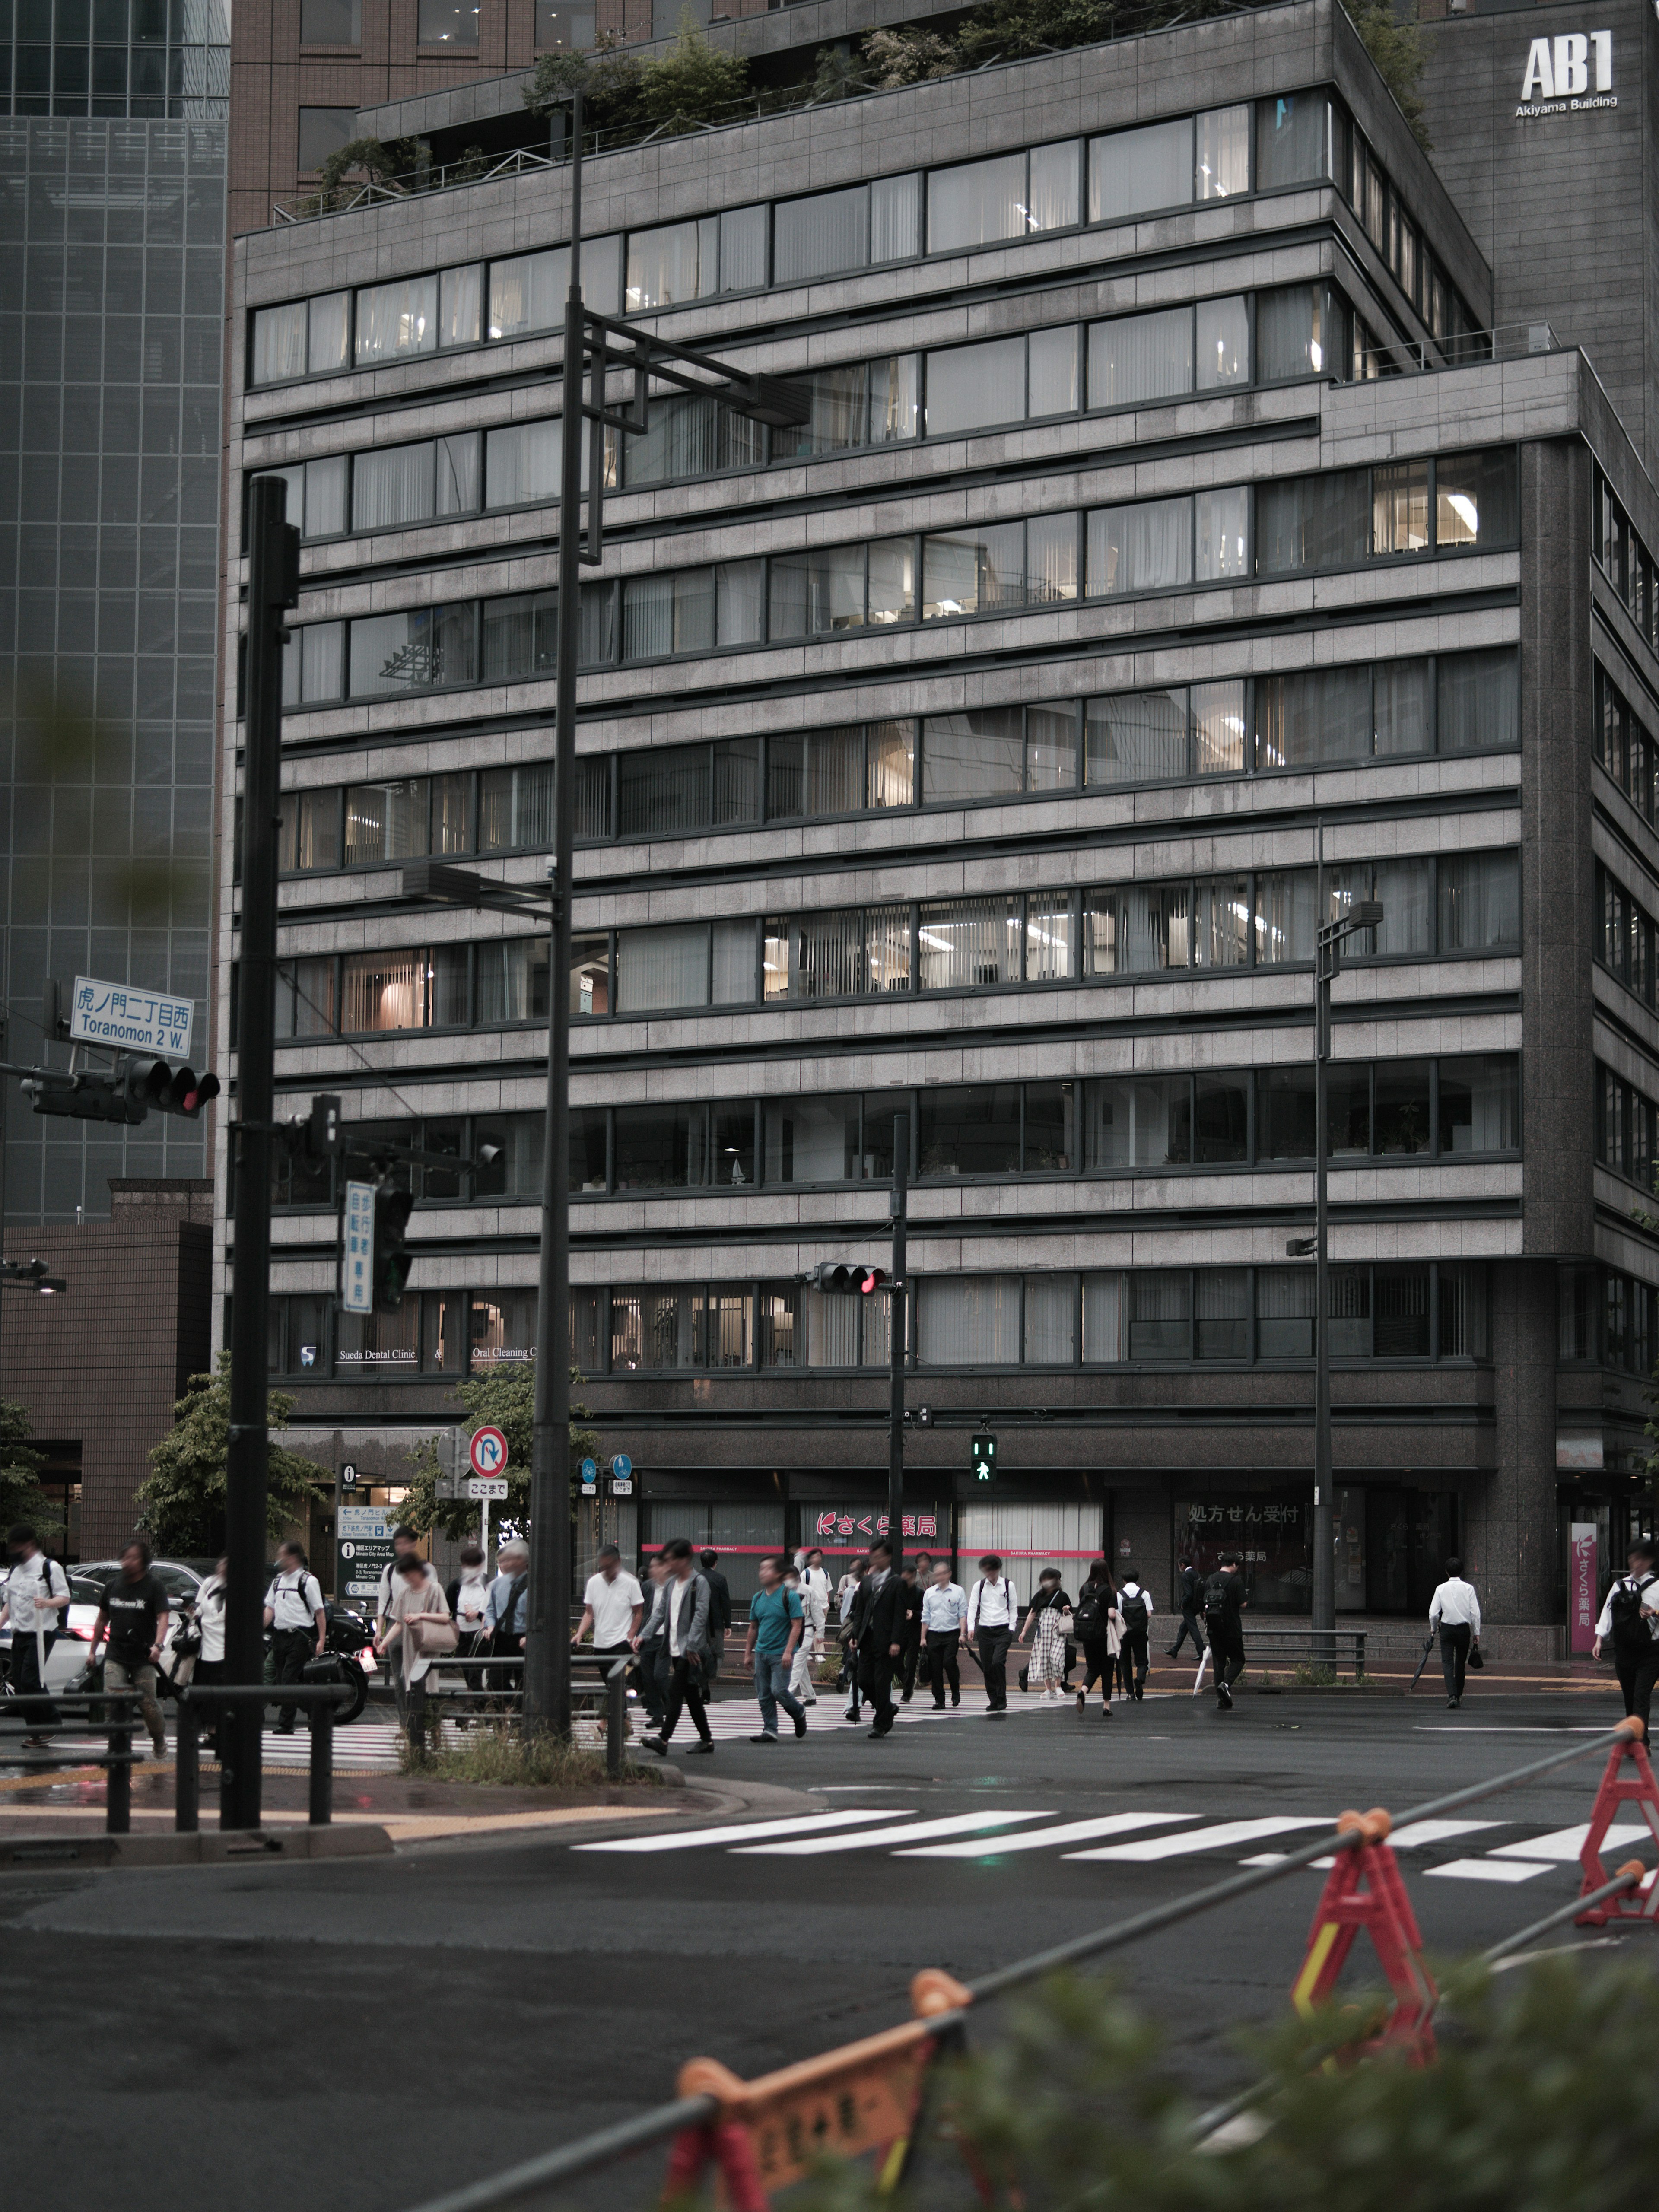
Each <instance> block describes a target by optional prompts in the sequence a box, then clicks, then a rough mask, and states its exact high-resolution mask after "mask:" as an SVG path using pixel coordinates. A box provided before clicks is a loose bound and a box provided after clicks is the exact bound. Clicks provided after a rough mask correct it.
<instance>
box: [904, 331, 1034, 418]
mask: <svg viewBox="0 0 1659 2212" xmlns="http://www.w3.org/2000/svg"><path fill="white" fill-rule="evenodd" d="M1024 414H1025V341H1024V338H1023V337H1015V338H995V339H993V340H991V341H990V342H989V343H987V344H984V345H970V346H951V347H949V348H947V349H945V351H943V352H940V353H930V354H929V355H928V356H927V435H928V436H929V437H930V438H940V437H944V436H946V435H949V434H950V433H951V432H952V431H959V430H977V429H981V428H983V427H984V426H985V424H987V423H988V422H1019V421H1022V420H1023V419H1024Z"/></svg>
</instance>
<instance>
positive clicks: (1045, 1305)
mask: <svg viewBox="0 0 1659 2212" xmlns="http://www.w3.org/2000/svg"><path fill="white" fill-rule="evenodd" d="M1076 1362H1077V1277H1076V1276H1075V1275H1028V1276H1027V1277H1026V1278H1025V1364H1026V1365H1027V1366H1028V1367H1071V1366H1074V1365H1075V1364H1076Z"/></svg>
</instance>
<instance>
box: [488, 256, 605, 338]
mask: <svg viewBox="0 0 1659 2212" xmlns="http://www.w3.org/2000/svg"><path fill="white" fill-rule="evenodd" d="M588 250H589V249H588V247H587V245H586V242H584V245H583V248H582V253H583V264H582V266H583V273H584V284H583V289H584V290H586V281H585V280H586V256H587V252H588ZM569 288H570V249H569V248H568V246H550V247H549V248H548V250H547V251H546V252H542V253H518V254H514V255H513V257H512V258H510V259H508V260H505V261H492V262H491V263H490V264H489V335H490V337H492V338H514V337H522V336H523V335H524V334H525V333H526V331H550V330H555V329H556V328H558V327H559V325H561V324H562V322H563V320H564V297H565V294H566V292H567V291H568V289H569Z"/></svg>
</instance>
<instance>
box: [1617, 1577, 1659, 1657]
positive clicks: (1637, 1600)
mask: <svg viewBox="0 0 1659 2212" xmlns="http://www.w3.org/2000/svg"><path fill="white" fill-rule="evenodd" d="M1656 1582H1659V1575H1644V1576H1643V1577H1642V1579H1641V1581H1640V1582H1639V1583H1637V1585H1636V1587H1635V1589H1631V1587H1630V1586H1629V1584H1628V1583H1619V1584H1618V1586H1617V1587H1616V1588H1615V1589H1614V1590H1613V1595H1612V1597H1611V1598H1610V1599H1609V1600H1608V1601H1607V1610H1608V1612H1609V1613H1611V1614H1612V1616H1613V1648H1614V1650H1619V1651H1628V1652H1630V1653H1631V1654H1632V1656H1635V1655H1637V1654H1640V1655H1642V1656H1645V1655H1646V1654H1647V1652H1648V1651H1649V1650H1650V1649H1651V1648H1652V1644H1653V1637H1652V1634H1651V1633H1650V1630H1649V1628H1648V1625H1647V1623H1646V1622H1645V1621H1644V1620H1643V1618H1642V1600H1643V1597H1644V1595H1645V1594H1646V1592H1647V1591H1648V1590H1649V1589H1650V1588H1651V1586H1652V1585H1653V1583H1656Z"/></svg>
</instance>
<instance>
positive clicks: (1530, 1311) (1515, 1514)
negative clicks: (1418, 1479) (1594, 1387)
mask: <svg viewBox="0 0 1659 2212" xmlns="http://www.w3.org/2000/svg"><path fill="white" fill-rule="evenodd" d="M1555 1352H1556V1291H1555V1269H1554V1267H1553V1265H1552V1264H1551V1263H1550V1262H1549V1261H1526V1262H1522V1263H1520V1264H1516V1265H1506V1266H1504V1267H1494V1268H1493V1269H1492V1364H1493V1367H1494V1369H1495V1370H1496V1372H1495V1375H1494V1377H1493V1380H1494V1383H1495V1386H1496V1397H1497V1412H1498V1464H1497V1467H1496V1468H1495V1469H1494V1470H1493V1472H1492V1474H1490V1475H1489V1476H1487V1477H1486V1478H1485V1479H1484V1480H1480V1481H1479V1482H1478V1483H1477V1484H1475V1485H1473V1486H1471V1487H1470V1489H1469V1491H1468V1492H1467V1493H1466V1506H1465V1536H1464V1544H1465V1565H1466V1566H1467V1568H1468V1573H1469V1576H1470V1578H1471V1580H1472V1581H1473V1582H1474V1584H1475V1586H1476V1588H1477V1589H1479V1591H1480V1604H1481V1609H1482V1611H1483V1612H1485V1613H1488V1614H1490V1616H1491V1618H1492V1620H1495V1621H1499V1620H1512V1621H1528V1622H1535V1621H1553V1620H1554V1618H1555V1586H1556V1559H1555V1541H1556V1527H1555V1520H1556V1516H1555Z"/></svg>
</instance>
